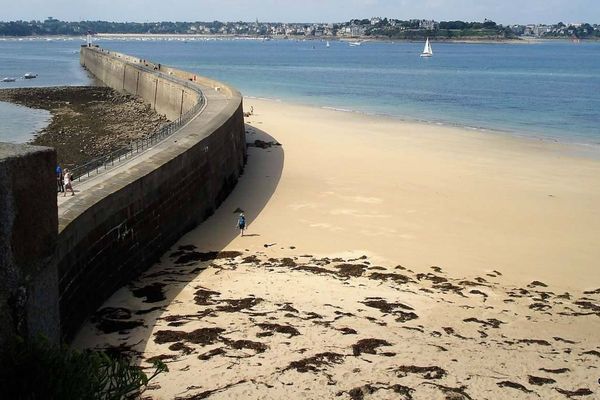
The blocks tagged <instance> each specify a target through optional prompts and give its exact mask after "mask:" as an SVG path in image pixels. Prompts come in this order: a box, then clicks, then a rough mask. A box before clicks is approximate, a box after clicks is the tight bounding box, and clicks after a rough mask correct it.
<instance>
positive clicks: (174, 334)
mask: <svg viewBox="0 0 600 400" xmlns="http://www.w3.org/2000/svg"><path fill="white" fill-rule="evenodd" d="M223 332H225V329H222V328H201V329H196V330H195V331H192V332H184V331H169V330H165V331H158V332H156V333H155V334H154V342H155V343H158V344H163V343H172V342H182V341H186V342H190V343H194V344H201V345H203V346H205V345H208V344H213V343H215V342H217V341H218V339H219V335H220V334H221V333H223Z"/></svg>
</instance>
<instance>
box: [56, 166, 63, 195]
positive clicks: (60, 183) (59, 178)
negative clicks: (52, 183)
mask: <svg viewBox="0 0 600 400" xmlns="http://www.w3.org/2000/svg"><path fill="white" fill-rule="evenodd" d="M64 179H65V177H64V176H63V170H62V168H61V167H60V165H57V166H56V186H57V187H58V193H61V192H64V191H65V185H64Z"/></svg>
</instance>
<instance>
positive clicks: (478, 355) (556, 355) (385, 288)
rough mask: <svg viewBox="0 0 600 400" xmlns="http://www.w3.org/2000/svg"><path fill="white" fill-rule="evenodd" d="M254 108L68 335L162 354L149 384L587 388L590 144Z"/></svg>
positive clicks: (596, 292)
mask: <svg viewBox="0 0 600 400" xmlns="http://www.w3.org/2000/svg"><path fill="white" fill-rule="evenodd" d="M251 106H252V107H253V108H254V115H252V116H250V117H249V118H247V120H246V122H247V141H248V143H249V144H250V147H249V151H248V154H249V159H248V165H247V167H246V171H245V173H244V175H243V176H242V177H241V179H240V181H239V183H238V185H237V187H236V189H235V190H234V192H233V193H232V194H231V195H230V196H229V197H228V198H227V200H226V201H225V202H224V203H223V205H222V206H221V207H220V208H219V209H218V210H217V211H216V213H215V214H214V215H213V216H212V217H210V219H209V220H207V221H206V222H205V223H203V224H202V225H201V226H199V227H198V228H196V229H195V230H193V231H192V232H190V233H188V234H187V235H186V236H184V237H183V238H182V239H181V240H180V241H179V242H178V243H177V244H176V245H174V246H173V249H172V251H170V252H168V253H167V254H165V255H164V256H163V259H162V260H161V261H160V263H158V264H157V265H155V266H154V267H153V268H151V269H150V270H149V271H147V272H146V273H144V274H143V275H142V276H141V277H140V278H139V279H138V280H136V281H135V282H132V283H131V284H130V285H129V286H127V287H124V288H122V289H121V290H119V291H118V292H117V293H115V295H114V296H113V297H112V298H111V299H109V300H108V301H107V302H106V303H105V304H104V306H103V307H102V308H101V309H100V310H98V312H97V313H96V314H95V315H94V316H93V317H92V318H91V319H90V321H89V322H88V323H87V324H86V325H85V326H84V327H83V328H82V330H81V331H80V333H79V334H78V336H77V338H76V339H75V342H74V345H75V346H77V347H79V348H110V349H113V350H116V351H121V352H126V353H129V354H131V355H133V356H135V357H136V358H137V359H138V361H139V363H140V365H141V366H143V367H145V368H146V367H149V366H150V362H151V361H152V359H153V358H155V357H158V358H160V359H162V360H163V361H165V362H166V363H167V365H168V366H169V369H170V372H169V373H166V374H163V375H160V376H159V377H158V378H157V379H156V380H155V381H153V382H152V384H151V385H150V386H149V387H148V390H147V391H146V392H145V393H144V395H143V397H144V398H148V399H156V400H158V399H173V398H179V399H204V398H210V399H233V398H252V399H280V398H285V397H287V398H291V399H295V398H305V399H329V398H341V399H392V398H393V399H504V398H513V399H530V398H532V399H533V398H543V399H566V398H590V399H591V398H595V397H594V396H598V393H600V386H599V384H598V379H599V378H600V371H599V370H598V364H599V363H598V359H599V357H600V336H599V335H598V332H600V319H599V317H600V268H598V267H599V263H598V260H599V259H600V246H598V238H600V206H599V205H600V179H599V177H600V161H599V159H598V158H595V157H593V156H591V155H590V154H587V153H585V152H583V151H582V150H580V149H579V148H577V147H575V146H568V145H564V144H558V143H553V142H549V141H543V140H536V139H522V138H518V137H514V136H510V135H508V134H506V135H504V134H495V133H486V132H480V131H470V130H466V129H462V128H453V127H443V126H437V125H427V124H419V123H409V122H404V121H399V120H396V119H392V118H384V117H372V116H366V115H362V114H357V113H350V112H340V111H334V110H326V109H320V108H315V107H307V106H300V105H292V104H286V103H281V102H276V101H268V100H258V99H245V107H244V108H245V110H250V107H251ZM240 209H242V210H244V211H245V213H246V217H247V220H248V222H249V229H248V230H247V232H246V235H245V236H244V237H241V236H239V233H238V232H237V230H236V228H235V223H236V219H237V210H240Z"/></svg>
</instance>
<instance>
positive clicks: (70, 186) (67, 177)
mask: <svg viewBox="0 0 600 400" xmlns="http://www.w3.org/2000/svg"><path fill="white" fill-rule="evenodd" d="M72 179H73V175H72V174H71V171H69V170H68V169H65V178H64V182H65V189H64V192H65V194H64V195H63V197H65V196H66V195H67V190H71V196H75V191H74V190H73V184H72V183H71V182H72Z"/></svg>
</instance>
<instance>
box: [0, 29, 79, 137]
mask: <svg viewBox="0 0 600 400" xmlns="http://www.w3.org/2000/svg"><path fill="white" fill-rule="evenodd" d="M26 73H32V74H38V77H37V78H35V79H23V76H24V75H25V74H26ZM7 77H10V78H16V81H15V82H0V89H7V88H17V87H35V86H62V85H88V84H90V78H89V77H88V75H87V73H86V72H85V71H84V70H83V69H82V68H81V67H80V66H79V41H72V40H70V41H66V42H65V41H56V42H55V41H52V42H49V41H46V40H29V39H22V40H18V39H4V40H0V80H1V79H4V78H7ZM50 118H51V114H50V112H48V111H46V110H40V109H32V108H28V107H24V106H20V105H16V104H11V103H6V102H1V101H0V142H9V143H26V142H29V141H30V140H31V139H33V137H34V134H35V133H36V132H38V131H39V130H41V129H43V128H44V127H46V126H47V125H48V123H49V122H50Z"/></svg>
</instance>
